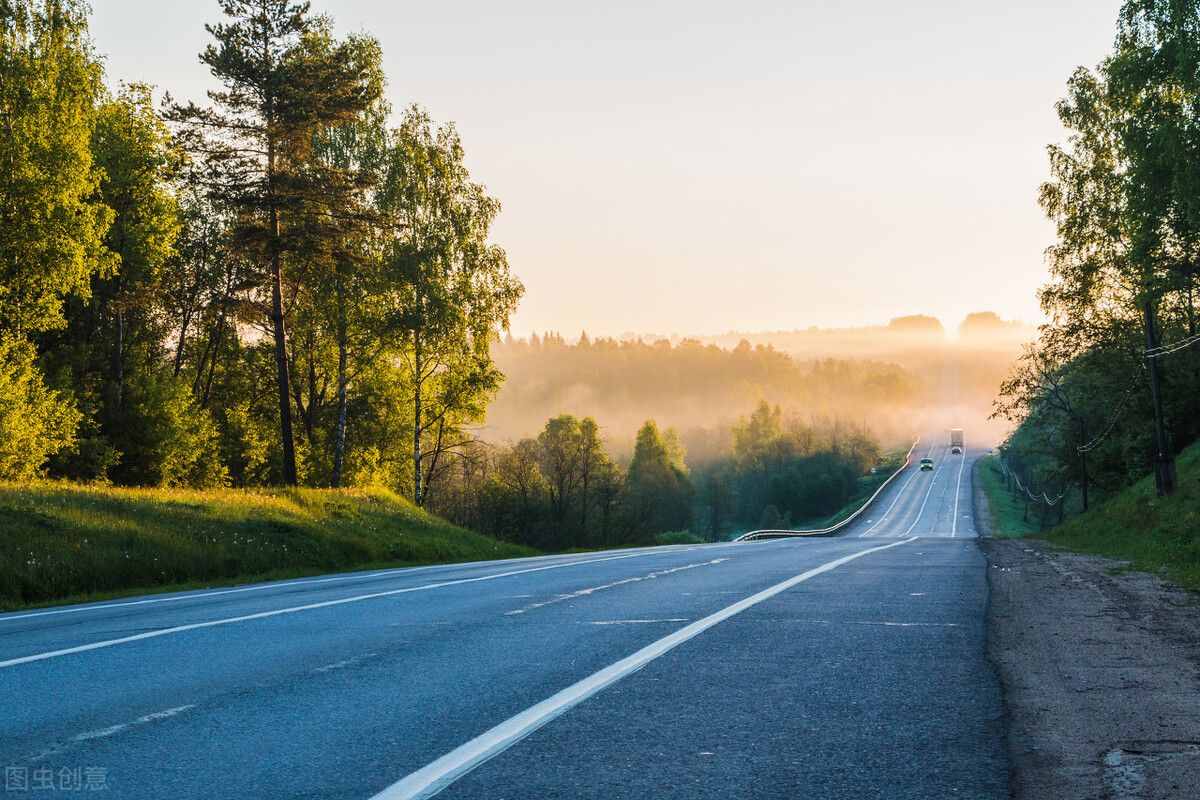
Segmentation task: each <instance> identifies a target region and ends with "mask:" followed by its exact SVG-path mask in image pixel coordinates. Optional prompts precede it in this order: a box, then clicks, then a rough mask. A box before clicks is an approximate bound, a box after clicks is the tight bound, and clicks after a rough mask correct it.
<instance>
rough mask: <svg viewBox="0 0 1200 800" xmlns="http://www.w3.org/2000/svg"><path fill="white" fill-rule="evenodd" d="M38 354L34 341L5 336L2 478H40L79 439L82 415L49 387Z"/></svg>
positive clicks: (0, 375) (1, 342)
mask: <svg viewBox="0 0 1200 800" xmlns="http://www.w3.org/2000/svg"><path fill="white" fill-rule="evenodd" d="M35 355H36V353H35V352H34V348H33V345H31V344H30V343H29V342H26V341H23V340H20V339H16V338H14V337H12V336H10V335H7V334H0V480H6V481H27V480H30V479H32V478H35V477H37V476H38V475H39V474H40V473H41V471H42V465H43V464H45V463H46V459H48V458H49V457H50V456H51V455H53V454H54V453H57V452H60V451H63V450H67V449H68V448H70V447H71V446H72V445H74V443H75V432H76V429H77V428H78V426H79V418H80V414H79V412H78V411H77V410H76V409H75V407H74V405H73V404H71V403H70V402H69V401H68V400H67V399H66V398H64V397H62V396H61V395H60V394H59V393H58V392H55V391H53V390H51V389H49V388H48V387H47V386H46V383H45V381H44V380H43V378H42V375H41V373H40V372H39V371H38V369H37V367H36V365H35V363H34V358H35Z"/></svg>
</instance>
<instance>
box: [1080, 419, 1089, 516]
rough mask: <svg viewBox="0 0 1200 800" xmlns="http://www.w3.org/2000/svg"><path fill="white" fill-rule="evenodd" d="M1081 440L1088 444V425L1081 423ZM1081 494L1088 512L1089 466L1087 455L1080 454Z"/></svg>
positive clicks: (1084, 508) (1085, 509)
mask: <svg viewBox="0 0 1200 800" xmlns="http://www.w3.org/2000/svg"><path fill="white" fill-rule="evenodd" d="M1079 440H1080V441H1081V442H1083V443H1084V444H1085V445H1086V444H1087V441H1088V438H1087V423H1086V422H1083V421H1080V423H1079ZM1079 493H1080V495H1081V497H1082V500H1083V510H1084V511H1087V510H1088V466H1087V453H1085V452H1081V453H1080V454H1079Z"/></svg>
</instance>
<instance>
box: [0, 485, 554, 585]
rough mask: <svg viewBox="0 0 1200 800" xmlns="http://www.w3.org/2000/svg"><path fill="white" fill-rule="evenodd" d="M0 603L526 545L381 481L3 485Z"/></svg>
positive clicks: (458, 557) (515, 550)
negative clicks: (302, 485)
mask: <svg viewBox="0 0 1200 800" xmlns="http://www.w3.org/2000/svg"><path fill="white" fill-rule="evenodd" d="M0 530H2V531H3V532H4V533H3V536H0V607H3V608H14V607H20V606H22V605H26V604H30V603H44V602H51V601H56V600H61V599H66V598H74V599H80V598H95V597H101V596H107V595H113V594H127V593H133V592H142V591H147V590H154V589H162V588H165V587H173V588H182V587H186V586H194V585H197V584H210V583H228V582H233V581H238V580H247V579H251V578H255V579H262V578H282V577H290V576H296V575H302V574H313V573H318V572H329V571H336V570H347V569H354V568H363V567H367V566H372V565H381V564H387V565H408V564H427V563H445V562H454V561H474V560H485V559H493V558H507V557H515V556H524V555H532V554H534V551H533V550H530V549H528V548H524V547H518V546H516V545H511V544H506V543H503V542H499V541H496V540H494V539H491V538H488V537H486V536H481V535H479V534H476V533H472V532H470V531H467V530H464V529H462V528H458V527H455V526H453V525H451V524H450V523H448V522H445V521H444V520H442V519H439V518H437V517H434V516H432V515H430V514H427V513H425V512H424V511H421V510H420V509H417V508H415V507H414V506H413V505H412V504H411V503H409V502H408V501H406V500H404V499H403V498H401V497H399V496H397V495H395V494H392V493H390V492H387V491H383V490H370V491H331V490H316V489H299V490H271V491H265V490H264V491H257V492H255V491H235V490H225V491H211V492H199V491H179V490H167V489H114V488H107V487H83V486H76V485H69V484H57V483H45V484H38V485H34V486H16V485H12V484H7V485H0Z"/></svg>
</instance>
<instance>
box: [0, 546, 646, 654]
mask: <svg viewBox="0 0 1200 800" xmlns="http://www.w3.org/2000/svg"><path fill="white" fill-rule="evenodd" d="M639 555H642V554H641V553H632V554H629V555H622V556H609V557H608V558H596V559H591V560H589V561H568V562H566V563H563V564H548V565H546V566H543V567H532V568H530V569H518V570H513V571H511V572H500V573H494V574H492V575H481V576H479V577H476V578H459V579H457V580H452V581H440V582H438V583H426V584H423V585H421V586H409V587H407V588H404V589H391V590H389V591H386V592H372V593H371V594H360V595H355V596H353V597H343V598H340V599H338V600H325V601H322V602H320V603H308V604H306V605H302V606H292V607H290V608H278V609H275V610H272V611H260V612H258V613H257V614H244V615H242V616H239V617H228V618H225V619H214V620H209V621H208V622H194V623H192V624H190V625H177V626H175V627H173V628H161V629H159V630H154V631H147V632H145V633H139V634H135V635H133V636H123V637H121V638H120V639H107V640H105V641H101V642H91V643H89V644H81V645H79V646H77V647H65V648H63V649H62V650H51V651H49V652H46V653H36V654H34V655H31V656H22V657H20V658H12V659H9V660H8V661H0V669H4V668H6V667H15V666H17V665H19V664H28V663H30V662H33V661H45V660H46V659H50V658H58V657H60V656H69V655H74V654H75V653H86V652H88V651H89V650H99V649H101V648H104V647H114V646H116V645H119V644H128V643H130V642H140V641H142V640H144V639H156V638H158V637H159V636H169V635H171V634H175V633H184V632H185V631H195V630H200V629H202V628H215V627H217V626H218V625H232V624H234V623H236V622H250V621H251V620H256V619H268V618H270V617H278V616H282V615H284V614H297V613H299V612H301V611H312V610H314V609H318V608H330V607H332V606H341V605H346V604H347V603H360V602H362V601H364V600H374V599H376V598H380V597H394V596H395V595H400V594H409V593H410V592H423V591H427V590H429V589H441V588H443V587H446V586H461V585H462V584H465V583H479V582H480V581H492V580H496V579H497V578H509V577H512V576H513V575H527V574H529V573H531V572H544V571H546V570H550V569H563V568H564V567H576V566H581V565H583V564H597V563H600V562H604V561H619V560H621V559H625V558H636V557H638V556H639Z"/></svg>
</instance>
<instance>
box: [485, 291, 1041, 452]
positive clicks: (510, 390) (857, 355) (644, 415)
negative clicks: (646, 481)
mask: <svg viewBox="0 0 1200 800" xmlns="http://www.w3.org/2000/svg"><path fill="white" fill-rule="evenodd" d="M1035 333H1036V331H1035V330H1034V329H1032V328H1031V327H1029V326H1026V325H1022V324H1019V323H1013V322H1005V321H1003V320H1001V319H1000V318H999V317H997V316H996V315H994V314H991V313H988V312H980V313H976V314H971V315H969V316H968V317H967V318H966V319H965V320H964V321H963V323H962V324H960V325H959V326H957V328H956V329H955V330H954V331H953V332H952V333H948V332H947V331H946V330H945V328H944V326H943V325H942V323H941V322H940V321H938V320H936V319H933V318H931V317H922V316H913V317H903V318H899V319H896V320H893V321H892V322H890V323H889V324H887V325H879V326H872V327H863V328H846V329H817V328H810V329H806V330H795V331H775V332H729V333H725V334H721V335H717V336H681V335H672V336H654V335H643V336H637V335H632V334H631V335H626V336H624V337H622V338H621V339H620V340H613V339H601V340H594V341H593V340H591V339H588V338H587V337H586V335H585V336H583V337H573V338H572V339H571V340H567V339H565V338H564V337H563V336H561V335H559V334H554V333H551V334H545V335H543V336H536V335H535V336H533V337H531V338H530V339H520V340H514V339H511V338H510V339H508V340H507V341H505V342H503V343H500V344H499V345H498V346H497V348H496V359H497V363H498V365H499V366H500V368H501V369H502V370H503V372H504V373H505V375H506V376H507V381H506V382H505V385H504V388H503V389H502V390H501V392H500V394H499V396H498V397H497V398H496V401H495V402H494V403H493V404H492V407H491V409H490V411H489V415H488V420H487V424H486V426H485V427H484V428H483V430H481V431H480V436H481V437H482V438H483V439H485V440H488V441H493V442H505V441H515V440H517V439H519V438H522V437H525V436H531V435H534V434H536V432H537V431H539V430H540V429H541V428H542V426H543V425H544V424H545V422H546V420H547V419H548V418H550V417H552V416H556V415H558V414H573V415H576V416H580V417H582V416H591V417H594V418H595V419H596V420H597V422H598V423H599V424H600V426H601V428H602V429H603V431H604V433H605V437H606V439H607V441H608V443H609V446H610V448H611V449H612V451H613V452H614V453H616V454H618V455H621V454H625V453H627V452H628V451H629V449H630V448H631V446H632V441H633V436H634V433H635V431H636V429H637V428H638V426H640V425H641V424H642V423H643V422H644V421H645V420H647V419H654V420H656V421H657V422H658V423H659V425H660V426H662V427H670V428H674V429H676V430H677V431H678V432H679V433H680V435H681V439H682V441H683V443H684V445H685V447H686V449H687V450H688V461H689V463H693V464H694V463H699V462H703V461H704V460H706V459H708V458H713V457H717V456H719V455H720V454H721V453H722V452H726V451H727V450H728V447H729V444H730V428H731V427H732V425H733V423H734V422H736V421H737V420H738V419H739V418H741V417H744V416H746V415H748V414H749V413H750V412H751V411H752V410H753V408H754V406H755V405H757V404H758V403H759V402H760V401H763V400H765V401H767V402H768V403H771V404H772V405H778V406H779V407H780V408H782V409H783V410H784V412H785V413H786V414H788V415H789V416H793V417H799V418H811V419H819V420H825V421H844V422H847V423H853V424H856V425H863V426H865V427H867V428H868V429H869V430H870V431H871V432H872V433H873V434H874V435H875V436H876V437H877V438H878V439H879V441H880V443H881V444H883V445H884V446H885V447H894V446H898V445H900V444H902V443H905V442H907V441H909V440H911V437H913V436H914V435H929V434H935V433H937V434H940V432H943V431H945V430H946V429H948V428H951V427H961V428H964V429H965V430H966V431H967V437H968V441H969V443H971V444H972V445H978V446H991V445H993V444H995V443H998V442H999V441H1000V440H1001V439H1002V438H1003V437H1004V435H1005V433H1006V431H1007V427H1006V425H1004V424H1002V423H999V422H994V421H990V420H989V419H988V417H989V416H990V413H991V405H992V401H993V399H994V397H995V396H996V393H997V390H998V389H999V386H1000V383H1001V381H1002V380H1003V379H1004V377H1005V376H1006V375H1007V373H1008V371H1009V370H1010V368H1011V367H1012V365H1013V362H1014V361H1015V359H1016V357H1017V356H1018V355H1019V353H1020V350H1021V346H1022V345H1023V343H1025V342H1027V341H1029V340H1031V339H1032V338H1033V337H1034V335H1035Z"/></svg>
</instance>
